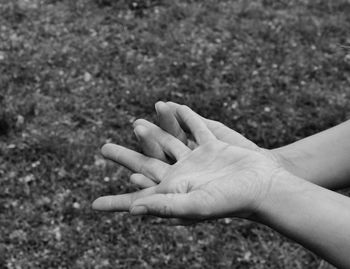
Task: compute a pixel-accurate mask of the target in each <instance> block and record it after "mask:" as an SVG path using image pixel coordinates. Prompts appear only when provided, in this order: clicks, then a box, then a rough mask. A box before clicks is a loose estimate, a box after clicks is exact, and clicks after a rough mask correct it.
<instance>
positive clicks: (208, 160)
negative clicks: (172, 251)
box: [93, 106, 288, 220]
mask: <svg viewBox="0 0 350 269" xmlns="http://www.w3.org/2000/svg"><path fill="white" fill-rule="evenodd" d="M176 113H177V115H178V117H179V118H180V119H181V122H182V124H183V126H184V127H185V128H186V129H187V130H189V131H190V132H191V134H192V135H193V137H194V140H195V142H196V145H197V147H196V148H195V149H194V150H191V149H190V148H189V147H188V146H187V145H186V144H184V143H183V142H181V141H180V140H178V139H177V138H175V137H174V136H171V135H170V134H168V133H166V132H165V131H163V130H161V129H160V128H158V129H157V128H156V127H155V126H152V128H151V129H149V128H146V127H145V126H144V125H142V124H140V125H137V126H136V127H135V133H136V134H137V136H138V137H139V138H140V139H141V140H142V139H143V138H145V137H149V135H150V134H149V133H148V132H149V131H151V132H154V133H153V134H152V135H155V137H157V145H158V146H159V148H160V149H161V150H162V151H163V152H164V153H166V155H167V156H170V157H171V158H172V159H173V160H174V161H175V163H174V164H169V163H166V162H165V161H164V160H165V159H163V161H162V160H158V159H155V158H152V157H147V156H145V155H142V154H140V153H137V152H135V151H132V150H129V149H126V148H124V147H122V146H118V145H114V144H107V145H105V146H104V147H103V148H102V154H103V155H104V156H105V157H106V158H108V159H110V160H112V161H115V162H117V163H119V164H121V165H124V166H126V167H128V168H129V169H131V170H132V171H134V172H135V174H133V175H132V176H131V180H132V181H133V182H135V183H137V182H143V184H144V187H145V189H143V190H140V191H137V192H133V193H127V194H120V195H114V196H105V197H100V198H98V199H97V200H95V201H94V203H93V208H94V209H96V210H103V211H129V212H130V213H131V214H133V215H141V214H150V215H155V216H160V217H176V218H185V219H194V220H196V219H199V220H202V219H210V218H219V217H231V216H237V217H250V216H253V215H254V214H255V213H258V211H259V208H260V206H261V205H262V204H263V203H265V202H266V200H267V199H268V196H269V193H270V191H271V189H272V186H273V185H274V184H275V181H276V179H277V178H280V177H281V178H285V176H286V174H288V172H286V171H285V170H283V169H282V168H281V167H280V166H279V164H278V163H277V162H276V161H274V160H273V159H271V158H270V157H269V156H267V155H266V154H265V153H264V152H263V151H260V150H256V149H257V148H255V149H254V148H252V149H248V148H244V147H239V146H233V145H230V144H228V143H225V142H223V141H219V140H218V139H217V138H216V136H215V135H214V134H213V132H212V131H210V129H209V128H208V126H207V125H206V124H205V123H204V121H203V120H202V118H200V117H199V116H198V115H197V114H195V113H194V112H193V111H192V110H190V109H189V108H188V107H185V106H179V107H177V108H176ZM147 124H151V123H147ZM164 157H165V156H164ZM145 182H148V183H149V184H148V185H147V184H146V183H145ZM152 182H156V183H158V184H157V185H154V184H152Z"/></svg>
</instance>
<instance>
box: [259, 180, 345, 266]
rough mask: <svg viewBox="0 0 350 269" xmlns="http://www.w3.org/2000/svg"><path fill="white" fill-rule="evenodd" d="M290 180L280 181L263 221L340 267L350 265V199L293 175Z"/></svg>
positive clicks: (261, 210) (265, 206) (262, 207)
mask: <svg viewBox="0 0 350 269" xmlns="http://www.w3.org/2000/svg"><path fill="white" fill-rule="evenodd" d="M288 180H289V179H288ZM282 181H283V180H282ZM290 181H291V184H289V183H288V184H283V183H281V184H277V185H279V187H277V188H275V190H274V191H272V195H271V196H270V197H269V198H268V199H267V203H265V204H263V205H262V206H261V209H260V212H261V215H260V218H261V219H260V222H262V223H264V224H266V225H268V226H270V227H271V228H273V229H275V230H277V231H278V232H280V233H282V234H284V235H286V236H287V237H289V238H291V239H293V240H294V241H296V242H298V243H300V244H301V245H303V246H304V247H306V248H308V249H309V250H311V251H313V252H315V253H316V254H318V255H319V256H321V257H322V258H324V259H325V260H327V261H329V262H330V263H332V264H334V265H336V266H338V267H339V268H350V256H349V253H350V199H349V198H348V197H346V196H343V195H340V194H338V193H336V192H333V191H330V190H327V189H324V188H322V187H319V186H317V185H315V184H312V183H309V182H307V181H304V180H301V179H298V178H297V179H296V178H295V177H294V176H292V179H290ZM273 193H275V194H273Z"/></svg>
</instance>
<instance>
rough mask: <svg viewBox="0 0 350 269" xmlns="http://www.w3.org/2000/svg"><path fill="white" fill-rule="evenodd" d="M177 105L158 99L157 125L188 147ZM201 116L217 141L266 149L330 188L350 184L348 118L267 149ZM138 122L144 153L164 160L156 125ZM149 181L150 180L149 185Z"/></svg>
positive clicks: (299, 173)
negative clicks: (143, 132)
mask: <svg viewBox="0 0 350 269" xmlns="http://www.w3.org/2000/svg"><path fill="white" fill-rule="evenodd" d="M180 106H181V105H179V104H176V103H173V102H167V103H164V102H158V103H157V104H156V111H157V115H158V119H159V127H160V128H162V129H163V130H165V131H166V132H168V133H169V134H172V135H173V136H175V137H176V138H178V139H179V140H181V141H182V142H183V143H185V144H187V145H188V146H189V147H190V148H195V147H196V144H195V142H194V141H193V140H191V137H190V136H189V135H188V133H186V131H187V130H188V129H187V128H186V125H184V123H183V121H182V120H181V118H180V117H179V115H178V114H177V109H178V108H179V107H180ZM201 118H202V120H203V122H204V123H205V124H206V126H207V127H208V128H209V129H210V131H211V132H212V133H213V134H214V135H215V137H216V138H217V139H218V140H220V141H223V142H225V143H228V144H230V145H234V146H238V147H243V148H247V149H251V150H257V149H260V150H261V151H265V154H267V155H269V156H270V158H273V159H275V160H276V161H277V162H278V163H280V165H281V166H282V167H283V168H284V169H286V170H287V171H289V172H290V173H292V174H294V175H296V176H298V177H301V178H303V179H305V180H308V181H310V182H312V183H315V184H317V185H320V186H322V187H325V188H329V189H341V188H345V187H349V186H350V180H349V178H350V163H349V162H350V161H349V160H350V143H349V142H348V141H349V137H350V121H347V122H344V123H343V124H340V125H338V126H335V127H333V128H331V129H328V130H326V131H323V132H321V133H318V134H315V135H313V136H310V137H307V138H305V139H302V140H299V141H297V142H295V143H292V144H290V145H287V146H284V147H281V148H277V149H272V150H267V149H263V148H260V147H258V146H257V145H256V144H255V143H253V142H252V141H250V140H248V139H246V138H245V137H244V136H242V135H241V134H239V133H237V132H236V131H234V130H232V129H230V128H228V127H227V126H225V125H223V124H221V123H220V122H217V121H213V120H209V119H205V118H203V117H201ZM139 125H143V126H145V127H146V128H147V129H148V133H149V134H150V135H149V136H148V137H143V138H142V139H141V140H139V141H140V145H141V146H142V149H143V152H144V153H145V154H146V155H147V156H151V157H154V158H157V159H161V160H163V161H167V159H166V154H165V153H164V152H163V151H162V149H161V147H159V145H158V144H157V139H156V136H154V135H152V133H154V132H155V131H156V129H155V127H156V126H155V125H153V124H150V123H149V122H147V121H145V120H137V121H135V123H134V126H135V127H136V126H139ZM141 184H142V183H141ZM150 184H151V183H150V182H149V183H148V185H150Z"/></svg>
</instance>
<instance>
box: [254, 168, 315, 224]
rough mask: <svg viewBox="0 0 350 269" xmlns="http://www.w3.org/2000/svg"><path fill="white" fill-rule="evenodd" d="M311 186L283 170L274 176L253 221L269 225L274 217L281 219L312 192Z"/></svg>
mask: <svg viewBox="0 0 350 269" xmlns="http://www.w3.org/2000/svg"><path fill="white" fill-rule="evenodd" d="M313 186H314V185H313V184H311V183H309V182H307V181H306V180H304V179H301V178H299V177H297V176H294V175H293V174H291V173H289V172H288V171H286V170H284V169H280V170H279V171H277V172H276V173H275V175H274V178H273V180H272V182H271V184H270V187H269V191H268V193H267V195H266V196H265V197H264V199H263V200H262V201H261V202H260V204H259V206H258V207H257V210H256V212H255V214H254V220H256V221H258V222H260V223H262V224H265V225H269V224H270V223H271V222H273V221H275V220H276V219H275V218H276V217H277V218H279V217H281V218H283V217H284V214H285V213H287V214H288V212H289V211H290V209H291V208H292V207H294V205H296V204H297V203H298V202H299V201H300V197H303V196H304V195H305V194H306V193H307V192H310V191H311V192H312V191H313Z"/></svg>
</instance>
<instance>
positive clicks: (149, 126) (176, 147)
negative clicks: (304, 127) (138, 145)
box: [134, 120, 191, 160]
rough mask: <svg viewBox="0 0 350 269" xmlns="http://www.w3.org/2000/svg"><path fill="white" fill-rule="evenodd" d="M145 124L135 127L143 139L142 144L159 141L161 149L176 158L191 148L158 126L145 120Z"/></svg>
mask: <svg viewBox="0 0 350 269" xmlns="http://www.w3.org/2000/svg"><path fill="white" fill-rule="evenodd" d="M143 122H144V124H145V125H140V124H139V125H137V126H136V127H135V130H134V131H135V133H136V134H137V136H138V137H139V138H140V140H141V141H143V143H142V144H146V143H151V142H147V141H151V140H153V141H157V143H158V145H159V146H160V147H161V149H162V150H163V151H164V152H165V153H166V154H167V155H168V156H170V157H172V158H173V159H175V160H179V159H181V158H182V157H183V156H184V155H185V154H187V153H188V152H190V151H191V150H190V149H189V148H188V147H187V146H186V145H185V144H184V143H182V142H181V141H180V140H178V139H177V138H175V137H173V136H172V135H170V134H168V133H166V132H164V131H163V130H162V129H160V128H159V127H158V126H156V125H154V124H153V123H150V122H148V121H146V120H143Z"/></svg>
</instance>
